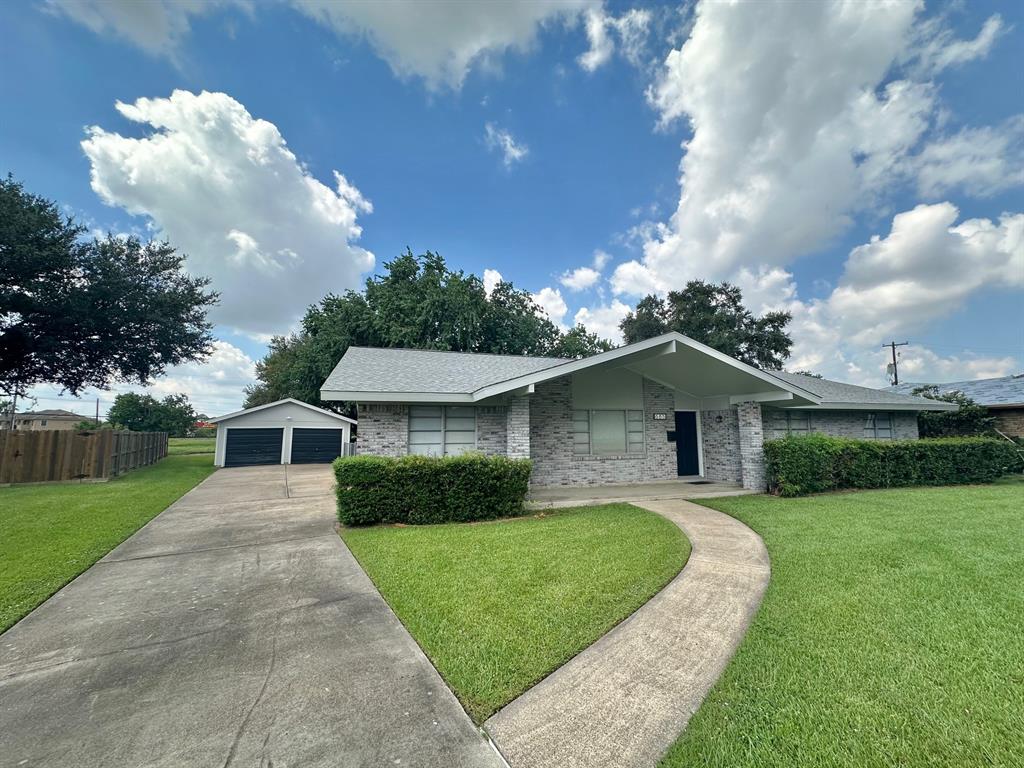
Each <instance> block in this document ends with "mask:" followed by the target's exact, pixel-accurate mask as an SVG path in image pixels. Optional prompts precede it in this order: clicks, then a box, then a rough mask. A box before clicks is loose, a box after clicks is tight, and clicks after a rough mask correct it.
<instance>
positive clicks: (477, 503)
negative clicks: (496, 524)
mask: <svg viewBox="0 0 1024 768" xmlns="http://www.w3.org/2000/svg"><path fill="white" fill-rule="evenodd" d="M532 468H533V464H532V462H531V461H530V460H529V459H509V458H506V457H504V456H484V455H482V454H478V453H470V454H465V455H463V456H447V457H445V458H437V457H432V456H402V457H401V458H385V457H383V456H343V457H341V458H339V459H335V461H334V477H335V479H336V480H337V481H338V488H337V494H338V519H339V520H341V522H342V524H344V525H373V524H375V523H409V524H411V525H428V524H432V523H449V522H467V521H470V520H493V519H495V518H499V517H514V516H516V515H521V514H523V501H524V499H525V498H526V491H527V489H528V488H529V482H530V470H531V469H532Z"/></svg>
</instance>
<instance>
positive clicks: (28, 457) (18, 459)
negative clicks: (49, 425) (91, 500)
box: [0, 429, 167, 484]
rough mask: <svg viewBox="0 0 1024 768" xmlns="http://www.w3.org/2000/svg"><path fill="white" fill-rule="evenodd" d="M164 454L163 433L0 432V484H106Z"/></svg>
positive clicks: (115, 431)
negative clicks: (72, 481) (101, 482)
mask: <svg viewBox="0 0 1024 768" xmlns="http://www.w3.org/2000/svg"><path fill="white" fill-rule="evenodd" d="M166 455H167V433H166V432H123V431H120V430H112V429H102V430H96V431H95V432H92V431H90V432H74V431H71V430H53V429H51V430H39V431H17V430H15V431H13V432H12V431H10V430H5V431H3V432H0V484H5V483H45V482H50V481H54V480H106V479H107V478H111V477H117V476H118V475H123V474H124V473H125V472H129V471H131V470H133V469H137V468H138V467H145V466H147V465H149V464H155V463H156V462H158V461H159V460H160V459H162V458H164V456H166Z"/></svg>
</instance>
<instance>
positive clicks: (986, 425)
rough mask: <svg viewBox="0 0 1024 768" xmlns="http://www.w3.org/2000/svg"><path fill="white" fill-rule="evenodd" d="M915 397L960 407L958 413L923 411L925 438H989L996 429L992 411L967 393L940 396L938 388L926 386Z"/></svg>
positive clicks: (921, 423) (921, 420) (920, 428)
mask: <svg viewBox="0 0 1024 768" xmlns="http://www.w3.org/2000/svg"><path fill="white" fill-rule="evenodd" d="M911 394H914V395H919V396H921V397H927V398H928V399H929V400H940V401H942V402H944V403H956V404H957V405H958V406H960V410H957V411H921V413H920V414H918V417H917V427H918V431H919V432H920V434H921V437H971V436H974V435H984V434H987V433H989V432H991V431H992V428H993V427H994V426H995V422H996V420H995V417H994V416H989V413H988V408H986V407H985V406H983V405H978V403H976V402H975V401H974V400H972V399H971V398H969V397H968V396H967V395H965V394H964V393H963V392H959V391H953V392H946V393H944V394H939V388H938V387H937V386H935V385H934V384H926V385H925V386H923V387H917V388H915V389H914V391H913V392H912V393H911Z"/></svg>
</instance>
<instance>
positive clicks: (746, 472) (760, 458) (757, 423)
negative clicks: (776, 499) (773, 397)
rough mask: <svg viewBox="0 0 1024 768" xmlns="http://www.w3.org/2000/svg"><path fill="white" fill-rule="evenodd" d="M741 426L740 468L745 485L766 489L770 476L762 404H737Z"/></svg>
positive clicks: (751, 487) (745, 486)
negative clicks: (766, 459) (765, 448)
mask: <svg viewBox="0 0 1024 768" xmlns="http://www.w3.org/2000/svg"><path fill="white" fill-rule="evenodd" d="M736 410H737V415H738V417H739V426H740V468H741V471H742V476H743V487H744V488H746V489H747V490H749V491H764V490H765V488H766V487H767V485H768V477H767V474H766V472H765V466H764V424H763V423H762V421H761V404H760V403H753V402H746V403H740V404H739V405H737V406H736Z"/></svg>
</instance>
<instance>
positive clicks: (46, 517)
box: [0, 456, 213, 632]
mask: <svg viewBox="0 0 1024 768" xmlns="http://www.w3.org/2000/svg"><path fill="white" fill-rule="evenodd" d="M212 471H213V462H212V461H211V460H210V457H209V456H170V457H168V458H166V459H164V460H163V461H161V462H159V463H157V464H155V465H153V466H151V467H144V468H142V469H137V470H135V471H134V472H131V473H129V474H127V475H124V476H123V477H120V478H117V479H115V480H111V481H110V482H107V483H81V484H77V483H76V484H59V485H56V484H55V485H23V486H10V487H7V488H0V510H3V511H2V512H0V632H3V631H4V630H6V629H8V628H9V627H10V626H11V625H13V624H14V623H15V622H16V621H18V620H19V619H21V618H22V617H23V616H25V615H26V614H27V613H28V612H29V611H31V610H32V609H33V608H35V607H36V606H37V605H39V604H40V603H42V602H43V601H44V600H46V599H47V598H48V597H50V595H52V594H53V593H54V592H56V591H57V590H59V589H60V588H61V587H63V586H64V585H65V584H67V583H68V582H69V581H71V580H72V579H73V578H75V576H77V575H78V574H80V573H81V572H82V571H84V570H85V569H87V568H88V567H89V566H90V565H92V564H93V563H95V562H96V561H97V560H99V559H100V558H101V557H103V555H105V554H106V553H107V552H109V551H110V550H111V549H113V548H114V547H115V546H117V545H118V544H120V543H121V542H122V541H124V540H125V539H126V538H128V536H130V535H131V534H132V533H134V532H135V531H137V530H138V529H139V528H140V527H142V525H143V524H145V523H146V522H147V521H149V520H150V519H151V518H153V517H154V516H155V515H156V514H157V513H158V512H160V511H162V510H163V509H165V508H166V507H167V506H168V505H169V504H170V503H171V502H173V501H174V500H175V499H177V498H178V497H179V496H181V495H182V494H184V493H185V492H186V491H187V490H189V489H190V488H192V487H193V486H194V485H196V483H198V482H199V481H200V480H202V479H203V478H205V477H206V476H207V475H209V474H210V473H211V472H212Z"/></svg>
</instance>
